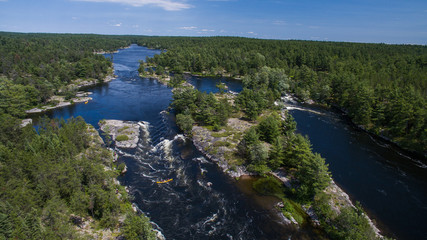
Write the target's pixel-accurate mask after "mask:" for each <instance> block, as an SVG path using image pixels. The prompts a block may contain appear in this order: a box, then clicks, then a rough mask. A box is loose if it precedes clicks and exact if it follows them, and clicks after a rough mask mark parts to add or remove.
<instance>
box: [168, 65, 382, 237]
mask: <svg viewBox="0 0 427 240" xmlns="http://www.w3.org/2000/svg"><path fill="white" fill-rule="evenodd" d="M178 78H180V77H178ZM288 82H289V78H288V77H287V75H286V74H285V73H284V72H283V71H277V70H276V69H266V68H264V69H263V70H262V71H261V72H258V73H255V74H250V75H248V76H246V77H245V78H244V80H243V84H244V89H243V91H242V92H241V93H239V94H238V95H237V96H236V97H235V101H234V103H235V104H234V106H233V105H232V104H230V103H229V101H228V100H227V98H225V97H224V94H223V93H219V94H216V95H214V94H212V93H210V94H207V93H202V92H200V91H198V90H195V89H193V88H191V87H185V86H184V87H179V86H178V87H177V88H175V89H174V95H173V99H174V100H173V102H172V107H173V109H174V111H175V114H176V122H177V125H178V126H179V127H180V128H181V129H182V130H183V131H184V132H185V133H186V134H187V135H189V136H191V134H192V131H191V130H192V126H193V124H195V123H196V124H197V125H201V126H205V127H207V128H209V129H212V130H213V131H218V130H220V129H222V128H226V127H227V126H226V123H227V119H228V118H229V117H232V116H233V117H236V116H240V114H241V112H242V111H243V112H244V116H243V118H244V119H246V120H247V121H251V122H253V123H255V125H254V126H252V127H251V128H249V130H247V131H246V132H244V133H243V136H242V140H241V141H240V143H239V144H238V146H237V149H235V154H236V155H237V156H236V155H234V157H237V158H241V159H243V165H244V166H245V167H246V168H247V170H249V171H250V172H253V173H256V174H258V175H260V176H261V177H262V178H260V179H259V180H257V181H256V182H255V183H254V186H253V187H254V189H255V190H256V191H258V192H260V193H261V194H264V195H274V196H276V197H279V198H280V199H281V200H282V201H283V203H284V207H283V212H284V214H285V216H288V217H289V218H293V219H296V221H297V222H298V223H299V224H303V223H304V221H305V220H304V218H305V215H304V214H300V213H299V212H301V211H302V209H301V206H302V205H306V206H313V208H314V209H315V211H316V213H317V214H318V216H319V220H320V225H321V227H322V229H323V230H324V231H325V232H326V233H327V235H328V236H329V237H330V238H332V239H377V236H376V235H375V233H374V232H373V230H372V228H371V227H370V225H369V223H368V220H367V218H366V217H365V216H364V215H365V213H364V212H363V210H362V209H361V208H353V207H349V206H347V207H344V208H342V209H341V212H336V211H334V210H332V208H331V206H330V203H329V202H330V201H334V200H333V197H334V196H333V194H330V193H329V192H328V191H325V190H326V188H327V187H328V186H330V184H331V175H330V173H329V170H328V165H327V164H326V163H325V159H323V158H322V157H321V156H320V154H318V153H313V151H312V148H311V144H310V141H309V140H308V138H307V137H304V136H302V135H300V134H297V133H296V131H295V130H296V122H295V121H294V119H293V118H292V116H291V115H290V114H289V113H287V112H285V113H284V115H282V113H281V111H280V110H281V109H280V107H278V106H275V105H274V104H273V103H274V102H275V101H277V100H278V99H279V98H280V96H281V95H280V91H278V90H279V89H280V87H279V86H283V87H286V86H287V84H288ZM218 87H219V88H220V87H221V86H218ZM267 96H268V97H267ZM277 169H281V170H284V171H286V172H287V173H288V177H290V178H291V179H292V180H291V181H292V188H285V187H283V183H282V182H279V181H278V180H277V179H276V178H275V177H272V176H271V175H270V173H271V171H273V170H277ZM289 214H290V215H289Z"/></svg>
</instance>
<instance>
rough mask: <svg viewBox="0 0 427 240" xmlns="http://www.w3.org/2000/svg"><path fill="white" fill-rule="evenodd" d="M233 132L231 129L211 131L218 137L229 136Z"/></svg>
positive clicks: (213, 135)
mask: <svg viewBox="0 0 427 240" xmlns="http://www.w3.org/2000/svg"><path fill="white" fill-rule="evenodd" d="M232 134H233V133H232V132H229V131H224V132H213V133H211V136H212V137H216V138H220V137H228V136H230V135H232Z"/></svg>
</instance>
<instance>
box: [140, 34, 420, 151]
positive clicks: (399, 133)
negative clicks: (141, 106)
mask: <svg viewBox="0 0 427 240" xmlns="http://www.w3.org/2000/svg"><path fill="white" fill-rule="evenodd" d="M139 43H140V44H143V45H147V46H150V47H161V48H165V49H168V51H167V52H163V53H162V54H161V55H158V56H155V57H154V58H151V59H148V62H151V63H154V64H157V65H160V66H163V67H169V68H170V69H180V71H191V72H196V71H197V72H206V73H212V74H218V73H219V74H227V75H231V76H244V77H243V83H244V88H245V89H244V90H243V92H242V93H241V94H239V97H238V98H237V100H236V102H237V103H238V104H239V106H240V107H241V109H242V110H244V112H245V114H246V117H248V118H249V119H251V120H255V119H256V117H257V116H258V115H259V114H260V113H261V112H262V111H263V110H264V109H266V108H268V107H269V106H270V105H271V104H272V103H273V102H274V100H275V99H277V98H278V97H279V96H280V95H281V94H284V93H285V92H292V93H294V94H295V95H296V96H297V97H299V98H300V99H301V100H303V101H307V100H309V99H312V100H315V101H316V102H319V103H326V104H329V105H334V106H337V107H339V108H340V109H342V110H344V111H346V112H348V115H349V116H350V117H351V118H352V120H353V121H354V122H355V123H356V124H358V125H362V126H363V127H365V128H367V129H368V130H370V131H373V132H375V133H377V134H381V135H384V136H386V137H388V138H390V139H392V140H393V141H396V142H398V143H399V144H400V145H402V146H404V147H406V148H409V149H413V150H418V151H425V150H426V148H427V133H426V132H425V131H424V129H426V128H427V121H426V119H427V112H426V111H427V110H426V108H425V106H426V96H427V95H426V91H427V68H426V67H425V66H426V63H425V59H427V47H426V46H416V45H386V44H361V43H343V42H341V43H339V42H317V41H316V42H313V41H294V40H292V41H283V40H261V39H246V38H234V37H210V38H197V37H142V38H141V39H139ZM218 70H220V71H218ZM288 76H292V77H288ZM249 90H250V91H249Z"/></svg>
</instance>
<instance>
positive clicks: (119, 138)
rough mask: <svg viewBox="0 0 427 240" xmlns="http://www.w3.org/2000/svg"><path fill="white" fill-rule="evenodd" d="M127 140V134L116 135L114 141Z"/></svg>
mask: <svg viewBox="0 0 427 240" xmlns="http://www.w3.org/2000/svg"><path fill="white" fill-rule="evenodd" d="M127 140H129V137H128V135H118V136H117V137H116V141H118V142H122V141H127Z"/></svg>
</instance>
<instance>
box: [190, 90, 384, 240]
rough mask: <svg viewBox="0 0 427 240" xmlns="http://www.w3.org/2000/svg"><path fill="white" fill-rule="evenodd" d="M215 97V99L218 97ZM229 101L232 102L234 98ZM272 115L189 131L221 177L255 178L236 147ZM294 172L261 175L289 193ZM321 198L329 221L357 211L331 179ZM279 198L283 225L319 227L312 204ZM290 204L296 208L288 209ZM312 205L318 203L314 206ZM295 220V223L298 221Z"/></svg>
mask: <svg viewBox="0 0 427 240" xmlns="http://www.w3.org/2000/svg"><path fill="white" fill-rule="evenodd" d="M216 96H217V97H218V95H216ZM230 97H231V98H232V99H233V96H230ZM232 102H234V101H232ZM286 111H287V110H286V108H284V109H283V110H282V113H281V117H282V121H285V120H286V116H287V115H288V114H287V112H286ZM271 114H274V113H273V112H270V111H267V112H265V113H263V114H261V117H260V119H259V120H257V121H247V120H243V119H242V118H236V117H235V118H229V119H228V120H227V123H226V125H225V126H224V127H222V129H221V130H219V131H213V129H212V128H211V127H209V126H207V127H206V126H197V125H195V126H193V127H192V131H191V138H192V141H193V144H194V145H195V146H196V148H197V149H198V150H199V151H200V152H202V153H203V154H204V155H205V156H206V157H207V158H208V159H210V160H211V161H213V162H215V163H216V164H217V165H218V166H219V168H220V169H221V170H222V171H223V172H224V173H226V174H227V175H228V176H230V177H232V178H240V177H243V176H244V177H247V176H254V175H257V174H256V173H253V172H250V171H248V170H247V168H246V164H248V163H247V161H248V160H247V159H244V158H243V157H242V154H241V153H239V152H238V151H239V150H238V145H239V144H241V142H242V140H243V136H244V135H245V133H246V132H247V131H248V129H250V128H251V127H255V126H258V124H259V123H260V122H259V121H263V120H262V119H265V118H268V116H270V115H271ZM237 115H238V114H237ZM240 115H242V114H240ZM264 145H266V148H267V149H270V150H271V148H272V146H271V145H269V144H266V143H264ZM289 172H290V174H289ZM294 172H295V170H291V171H287V169H278V170H276V171H275V172H266V173H264V175H272V176H274V177H275V178H276V179H278V180H280V182H281V184H282V185H284V186H286V188H287V189H288V190H287V191H289V192H292V191H295V189H297V188H298V186H299V184H298V182H299V180H298V179H297V178H296V177H295V173H294ZM323 194H325V195H326V196H327V197H328V199H329V200H328V201H327V202H326V204H327V205H328V208H330V209H331V211H332V212H331V213H329V214H331V215H330V216H329V217H332V216H334V218H337V217H338V216H340V215H341V213H342V212H346V211H349V210H348V209H351V211H356V212H357V211H358V210H357V208H356V206H355V205H354V204H353V203H352V202H351V200H350V198H349V197H348V195H347V194H346V193H345V192H344V191H343V190H342V189H341V188H340V187H338V186H337V185H336V184H335V182H334V181H333V179H330V183H329V184H328V186H327V187H326V189H324V190H323ZM279 195H280V196H282V197H283V199H282V201H283V203H282V204H281V206H283V207H279V209H281V211H279V215H283V216H281V218H282V219H283V218H285V219H288V220H289V221H285V222H287V223H288V224H290V223H292V224H295V225H299V224H302V222H303V221H304V220H303V218H306V217H307V218H309V219H310V222H311V225H312V226H314V227H318V226H320V225H321V224H320V220H319V217H318V216H317V214H316V211H315V208H314V207H313V205H312V204H310V205H302V204H301V205H300V206H298V204H300V203H298V202H294V201H291V200H288V199H287V197H286V195H284V194H283V193H279ZM291 195H292V194H291ZM282 197H281V198H282ZM292 204H297V205H294V206H293V207H290V206H291V205H292ZM314 204H317V203H316V202H314ZM286 206H287V207H286ZM287 209H289V210H287ZM301 209H303V211H304V212H305V213H304V214H303V215H305V216H306V217H305V216H303V215H301V214H300V213H298V212H299V211H300V210H301ZM289 211H290V212H289ZM292 214H297V215H292ZM362 215H363V216H364V217H365V218H366V220H367V222H368V224H369V227H368V228H370V229H371V230H372V232H373V234H374V235H376V236H377V237H379V238H382V237H383V236H381V234H380V231H379V229H378V228H377V227H376V226H375V225H374V224H373V222H372V220H371V219H370V218H369V217H368V216H367V215H366V214H365V213H362ZM295 219H298V221H296V220H295Z"/></svg>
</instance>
